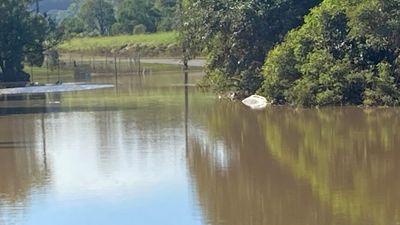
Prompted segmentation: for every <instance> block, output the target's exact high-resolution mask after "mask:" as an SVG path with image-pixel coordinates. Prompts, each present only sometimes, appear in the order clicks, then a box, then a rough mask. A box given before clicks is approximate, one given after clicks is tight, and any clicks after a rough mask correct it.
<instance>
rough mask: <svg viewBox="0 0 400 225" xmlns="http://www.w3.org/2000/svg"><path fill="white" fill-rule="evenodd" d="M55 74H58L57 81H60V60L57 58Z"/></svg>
mask: <svg viewBox="0 0 400 225" xmlns="http://www.w3.org/2000/svg"><path fill="white" fill-rule="evenodd" d="M57 74H58V83H59V82H61V79H60V76H61V74H60V60H57Z"/></svg>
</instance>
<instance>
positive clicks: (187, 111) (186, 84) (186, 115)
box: [184, 71, 189, 152]
mask: <svg viewBox="0 0 400 225" xmlns="http://www.w3.org/2000/svg"><path fill="white" fill-rule="evenodd" d="M188 78H189V74H188V72H187V71H185V84H184V85H185V147H186V152H187V151H188V149H189V132H188V122H189V89H188V82H189V79H188Z"/></svg>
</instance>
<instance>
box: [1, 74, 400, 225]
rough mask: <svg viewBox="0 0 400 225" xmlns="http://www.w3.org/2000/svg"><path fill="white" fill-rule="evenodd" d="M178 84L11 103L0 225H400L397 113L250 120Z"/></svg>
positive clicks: (153, 82) (177, 77) (300, 112)
mask: <svg viewBox="0 0 400 225" xmlns="http://www.w3.org/2000/svg"><path fill="white" fill-rule="evenodd" d="M200 77H201V74H189V78H188V83H189V84H194V83H195V82H196V80H198V79H199V78H200ZM184 81H185V77H184V75H183V74H181V73H180V72H177V73H171V74H153V75H151V76H145V77H138V76H125V77H120V78H118V82H117V86H116V87H115V88H112V89H104V90H97V91H89V92H75V93H63V94H47V95H40V94H36V95H30V96H26V95H25V96H9V97H8V98H7V101H5V99H4V98H3V100H2V101H1V102H0V224H1V225H3V224H4V225H9V224H15V225H36V224H37V225H55V224H57V225H91V224H93V225H103V224H104V225H111V224H113V225H114V224H115V225H131V224H134V225H136V224H137V225H158V224H160V225H165V224H167V225H192V224H196V225H203V224H204V225H205V224H210V225H235V224H237V225H264V224H265V225H334V224H338V225H339V224H340V225H399V224H400V191H399V190H400V137H399V133H398V128H399V127H400V118H399V113H400V110H399V109H390V108H389V109H360V108H355V107H348V108H324V109H319V110H318V109H297V110H296V109H293V108H288V107H271V108H268V109H266V110H262V111H252V110H250V109H248V108H246V107H245V106H243V105H242V104H240V103H232V102H228V101H223V100H218V99H217V98H215V97H214V95H213V94H209V93H204V92H202V91H200V90H198V89H196V88H195V87H193V86H192V85H188V86H185V85H183V84H184ZM94 82H97V83H111V84H112V83H114V82H115V80H114V79H112V78H106V77H98V78H95V79H94Z"/></svg>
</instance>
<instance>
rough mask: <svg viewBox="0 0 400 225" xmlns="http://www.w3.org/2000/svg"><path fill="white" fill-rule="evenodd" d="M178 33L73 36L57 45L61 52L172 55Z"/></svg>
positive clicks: (174, 52) (175, 48) (174, 50)
mask: <svg viewBox="0 0 400 225" xmlns="http://www.w3.org/2000/svg"><path fill="white" fill-rule="evenodd" d="M177 38H178V34H177V33H175V32H164V33H156V34H140V35H121V36H109V37H84V38H74V39H72V40H69V41H66V42H64V43H62V44H61V45H60V46H59V50H60V51H61V52H64V53H65V52H67V53H68V52H70V53H74V52H75V53H77V52H79V53H88V54H95V53H102V54H103V53H113V52H115V51H118V52H119V53H121V54H124V53H127V52H137V51H139V50H140V51H141V53H142V54H144V55H149V56H153V55H174V54H177V50H178V44H177Z"/></svg>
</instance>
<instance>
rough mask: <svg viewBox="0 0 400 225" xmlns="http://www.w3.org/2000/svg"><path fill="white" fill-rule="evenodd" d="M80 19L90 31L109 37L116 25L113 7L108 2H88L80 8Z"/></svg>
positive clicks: (97, 0) (103, 0)
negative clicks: (113, 26)
mask: <svg viewBox="0 0 400 225" xmlns="http://www.w3.org/2000/svg"><path fill="white" fill-rule="evenodd" d="M79 17H80V18H81V19H82V20H83V21H84V22H85V25H86V26H87V28H88V29H89V30H90V31H96V32H98V33H99V34H100V35H108V34H110V31H111V26H112V25H113V24H114V23H115V15H114V8H113V5H112V4H111V3H110V2H108V1H106V0H86V1H85V2H84V3H83V5H82V6H81V8H80V11H79Z"/></svg>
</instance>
